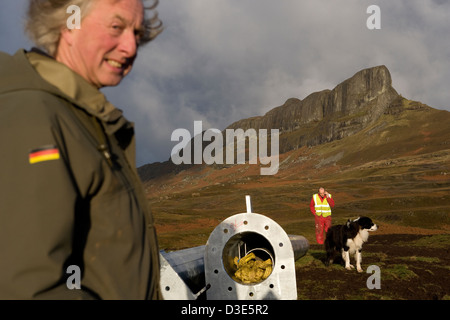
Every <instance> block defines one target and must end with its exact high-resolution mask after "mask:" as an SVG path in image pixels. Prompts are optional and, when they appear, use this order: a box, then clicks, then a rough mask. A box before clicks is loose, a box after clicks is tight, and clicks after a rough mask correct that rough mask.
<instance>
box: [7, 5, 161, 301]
mask: <svg viewBox="0 0 450 320" xmlns="http://www.w3.org/2000/svg"><path fill="white" fill-rule="evenodd" d="M69 5H77V6H78V7H79V8H80V9H81V18H82V19H81V26H80V27H81V28H80V29H76V28H74V29H69V28H68V27H67V25H68V24H67V19H68V18H69V17H70V14H67V13H66V11H67V8H68V6H69ZM155 6H156V3H155V4H154V6H153V7H152V8H146V9H149V10H152V9H153V8H154V7H155ZM146 9H144V6H143V3H142V1H141V0H95V1H94V0H71V1H68V0H67V1H64V0H59V1H54V0H39V1H37V0H30V5H29V10H28V20H27V30H28V33H29V34H30V36H31V39H32V40H33V41H34V42H35V43H36V45H37V46H38V47H39V48H40V49H43V50H45V53H44V52H43V51H40V50H36V49H34V50H32V51H30V52H26V51H24V50H19V51H18V52H17V53H16V54H15V55H14V56H9V55H7V54H4V53H0V135H1V137H2V138H1V142H0V146H1V150H2V157H1V167H0V170H1V174H0V176H1V179H0V194H1V199H2V200H1V201H0V299H159V298H161V293H160V288H159V250H158V244H157V238H156V232H155V229H154V225H153V218H152V215H151V212H150V209H149V208H148V204H147V200H146V197H145V194H144V192H143V189H142V186H141V183H140V180H139V177H138V175H137V172H136V168H135V160H134V153H135V146H134V129H133V124H132V123H130V122H128V121H127V120H126V119H125V118H124V116H123V115H122V112H121V111H120V110H119V109H116V108H115V107H114V106H113V105H112V104H111V103H109V102H108V101H107V100H106V98H105V97H104V95H103V94H102V93H101V92H100V91H99V88H102V87H105V86H115V85H118V84H119V83H120V81H121V80H122V79H123V78H124V77H125V76H126V75H127V74H128V73H129V72H130V71H131V68H132V66H133V62H134V60H135V58H136V55H137V49H138V47H139V46H140V45H142V44H144V43H147V42H149V41H150V40H152V39H154V38H155V37H156V36H157V35H158V34H159V33H160V32H161V30H162V27H161V22H160V21H159V20H158V17H157V14H156V13H153V15H152V17H151V18H146V16H145V10H146Z"/></svg>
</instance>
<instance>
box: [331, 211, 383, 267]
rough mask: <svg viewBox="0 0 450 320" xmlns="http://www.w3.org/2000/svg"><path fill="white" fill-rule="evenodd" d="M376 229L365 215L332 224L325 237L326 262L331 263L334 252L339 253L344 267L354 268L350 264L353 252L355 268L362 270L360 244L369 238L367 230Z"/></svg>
mask: <svg viewBox="0 0 450 320" xmlns="http://www.w3.org/2000/svg"><path fill="white" fill-rule="evenodd" d="M377 229H378V226H377V225H376V224H374V223H373V222H372V220H371V219H370V218H367V217H359V218H357V219H355V220H353V221H351V220H348V221H347V223H346V224H344V225H336V226H332V227H331V228H330V229H328V232H327V236H326V239H325V250H326V251H327V261H326V264H327V265H329V264H332V263H333V262H334V258H335V254H336V253H340V254H342V259H343V260H344V262H345V269H347V270H351V269H354V268H355V267H354V266H352V265H351V264H350V254H352V255H353V254H354V255H355V259H356V269H357V270H358V272H363V270H362V269H361V251H362V245H363V244H364V242H366V241H367V240H368V239H369V231H376V230H377Z"/></svg>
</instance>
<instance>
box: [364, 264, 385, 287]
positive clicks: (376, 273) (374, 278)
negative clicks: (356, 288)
mask: <svg viewBox="0 0 450 320" xmlns="http://www.w3.org/2000/svg"><path fill="white" fill-rule="evenodd" d="M366 272H367V273H371V274H372V275H371V276H370V277H369V278H367V281H366V285H367V288H368V289H370V290H372V289H381V270H380V267H379V266H376V265H370V266H369V267H368V268H367V271H366Z"/></svg>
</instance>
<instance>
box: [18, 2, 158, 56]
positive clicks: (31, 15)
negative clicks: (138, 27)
mask: <svg viewBox="0 0 450 320" xmlns="http://www.w3.org/2000/svg"><path fill="white" fill-rule="evenodd" d="M93 1H94V0H30V3H29V6H28V12H27V20H26V23H25V31H26V33H27V34H28V36H29V38H30V39H31V40H32V41H33V42H34V44H35V45H36V46H37V47H38V48H40V49H42V50H44V51H46V52H47V53H48V54H49V55H51V56H54V55H55V53H56V49H57V47H58V43H59V39H60V37H61V30H62V29H63V28H64V26H65V25H66V21H67V18H68V14H67V12H66V10H67V7H68V6H69V5H76V6H78V7H79V8H80V11H81V20H83V18H84V17H86V15H87V14H88V13H89V10H90V7H91V5H92V3H93ZM142 2H146V0H142ZM158 3H159V1H158V0H153V3H152V4H151V5H149V6H146V5H145V4H144V10H145V11H152V12H153V14H152V16H151V17H145V18H144V22H143V24H144V29H145V32H144V34H143V35H142V37H141V38H140V41H139V46H142V45H144V44H146V43H148V42H150V41H152V40H153V39H155V38H156V37H157V36H158V35H159V34H160V33H161V32H162V30H163V27H162V22H161V20H160V19H159V17H158V12H156V11H155V10H154V9H155V8H156V6H157V5H158Z"/></svg>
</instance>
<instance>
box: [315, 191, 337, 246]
mask: <svg viewBox="0 0 450 320" xmlns="http://www.w3.org/2000/svg"><path fill="white" fill-rule="evenodd" d="M318 191H319V192H318V193H316V194H314V195H313V196H312V199H311V203H310V205H309V208H310V210H311V212H312V214H313V215H314V217H315V222H316V240H317V243H318V244H323V241H324V238H325V234H324V231H325V232H327V231H328V229H329V228H330V227H331V208H333V207H334V199H333V198H332V197H331V194H329V193H328V192H327V191H326V190H325V189H324V188H323V187H320V188H319V190H318Z"/></svg>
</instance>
